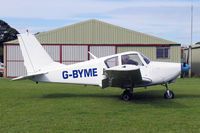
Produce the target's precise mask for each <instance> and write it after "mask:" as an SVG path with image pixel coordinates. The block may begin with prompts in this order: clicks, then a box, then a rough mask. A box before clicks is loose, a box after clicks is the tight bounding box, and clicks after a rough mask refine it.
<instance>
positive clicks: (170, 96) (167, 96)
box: [164, 90, 174, 99]
mask: <svg viewBox="0 0 200 133" xmlns="http://www.w3.org/2000/svg"><path fill="white" fill-rule="evenodd" d="M164 98H165V99H173V98H174V93H173V91H171V90H169V94H168V93H167V91H166V92H165V93H164Z"/></svg>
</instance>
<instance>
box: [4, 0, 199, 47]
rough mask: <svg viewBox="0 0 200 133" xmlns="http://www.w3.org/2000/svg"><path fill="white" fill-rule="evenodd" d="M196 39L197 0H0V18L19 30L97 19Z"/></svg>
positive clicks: (174, 38) (33, 30) (176, 37)
mask: <svg viewBox="0 0 200 133" xmlns="http://www.w3.org/2000/svg"><path fill="white" fill-rule="evenodd" d="M191 1H193V7H194V8H193V9H194V12H193V15H194V19H193V43H196V42H199V41H200V0H1V1H0V3H1V8H0V19H2V20H4V21H6V22H7V23H8V24H9V25H11V26H12V27H14V28H16V29H17V30H18V31H19V32H20V33H24V32H25V30H26V29H29V31H30V32H31V33H36V32H43V31H48V30H52V29H55V28H59V27H62V26H66V25H70V24H73V23H77V22H80V21H84V20H88V19H98V20H101V21H104V22H107V23H111V24H114V25H118V26H121V27H124V28H128V29H132V30H135V31H139V32H143V33H147V34H150V35H154V36H157V37H161V38H164V39H167V40H171V41H175V42H178V43H181V44H189V43H190V34H191V32H190V31H191V28H190V26H191V21H190V20H191V3H192V2H191Z"/></svg>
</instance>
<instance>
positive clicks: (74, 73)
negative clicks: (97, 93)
mask: <svg viewBox="0 0 200 133" xmlns="http://www.w3.org/2000/svg"><path fill="white" fill-rule="evenodd" d="M129 53H134V54H138V56H139V58H140V59H141V62H142V64H143V65H139V66H138V67H139V69H140V71H141V76H142V78H148V79H150V80H151V81H152V82H151V83H149V84H139V85H137V86H148V85H155V84H162V83H167V82H171V81H173V80H175V79H176V78H177V77H178V76H179V75H180V73H181V63H167V62H153V61H151V62H150V63H148V64H147V63H146V62H145V61H144V60H143V58H142V56H141V55H140V53H138V52H125V53H120V54H116V55H112V56H107V57H102V58H97V59H92V60H89V61H85V62H81V63H77V64H72V65H63V64H59V63H58V64H56V63H55V64H54V65H51V66H47V67H44V68H43V70H42V71H45V70H46V71H47V73H46V74H44V75H38V76H35V77H33V78H32V80H34V81H38V82H57V83H72V84H85V85H99V86H101V87H102V80H103V79H105V78H106V75H105V74H104V70H106V69H109V68H107V66H106V64H105V63H104V61H105V60H106V59H108V58H112V57H116V56H118V57H119V61H118V66H119V67H118V68H119V69H122V70H123V69H124V66H126V65H122V63H121V56H122V55H123V54H129ZM132 66H134V65H132ZM129 67H131V66H130V65H129ZM137 86H136V87H137Z"/></svg>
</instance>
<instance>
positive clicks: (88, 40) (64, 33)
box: [4, 19, 181, 78]
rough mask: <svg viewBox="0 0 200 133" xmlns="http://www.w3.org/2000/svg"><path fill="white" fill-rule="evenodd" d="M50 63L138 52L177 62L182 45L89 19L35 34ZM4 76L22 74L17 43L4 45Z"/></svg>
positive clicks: (24, 72)
mask: <svg viewBox="0 0 200 133" xmlns="http://www.w3.org/2000/svg"><path fill="white" fill-rule="evenodd" d="M36 37H37V39H38V40H39V41H40V43H41V44H42V46H43V47H44V48H45V50H46V51H47V52H48V53H49V55H50V56H51V57H52V59H53V60H55V61H57V62H60V63H63V64H73V63H77V62H82V61H86V60H90V59H91V57H90V55H89V54H88V51H90V52H91V53H93V54H94V55H95V56H97V57H102V56H106V55H111V54H115V53H120V52H124V51H138V52H142V53H143V54H144V55H146V56H147V57H149V58H150V59H151V60H155V61H156V60H157V61H166V62H180V61H181V45H180V44H179V43H176V42H172V41H168V40H165V39H161V38H158V37H154V36H151V35H147V34H144V33H140V32H136V31H133V30H129V29H126V28H122V27H119V26H115V25H112V24H109V23H105V22H102V21H99V20H95V19H91V20H87V21H83V22H80V23H76V24H72V25H69V26H65V27H61V28H58V29H55V30H51V31H47V32H42V33H39V34H37V35H36ZM4 64H5V72H4V77H7V78H11V77H16V76H19V75H25V74H26V70H25V67H24V65H23V57H22V55H21V51H20V49H19V44H18V41H17V40H14V41H10V42H6V43H4Z"/></svg>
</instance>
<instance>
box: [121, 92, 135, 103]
mask: <svg viewBox="0 0 200 133" xmlns="http://www.w3.org/2000/svg"><path fill="white" fill-rule="evenodd" d="M132 96H133V93H131V92H130V91H129V90H125V91H124V92H123V93H122V94H121V99H122V100H124V101H129V100H131V98H132Z"/></svg>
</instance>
